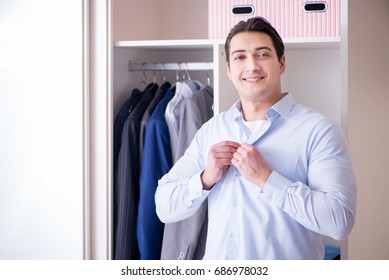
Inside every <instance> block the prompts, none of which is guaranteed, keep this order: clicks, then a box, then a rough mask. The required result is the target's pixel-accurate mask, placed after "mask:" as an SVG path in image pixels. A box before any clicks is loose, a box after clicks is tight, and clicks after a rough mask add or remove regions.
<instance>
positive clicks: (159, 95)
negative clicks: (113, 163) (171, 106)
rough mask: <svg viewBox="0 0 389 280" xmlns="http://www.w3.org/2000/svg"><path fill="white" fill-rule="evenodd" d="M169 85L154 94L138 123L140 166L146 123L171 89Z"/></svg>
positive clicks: (164, 84)
mask: <svg viewBox="0 0 389 280" xmlns="http://www.w3.org/2000/svg"><path fill="white" fill-rule="evenodd" d="M171 86H172V85H171V84H170V83H169V82H164V83H163V84H162V85H161V87H160V88H159V89H158V90H157V92H156V93H155V96H154V98H153V100H151V102H150V104H149V106H148V107H147V109H146V111H145V112H144V114H143V117H142V120H141V122H140V133H139V136H140V139H139V144H140V145H139V159H140V166H142V158H143V147H144V137H145V131H146V126H147V123H148V122H149V119H150V116H151V114H152V113H153V111H154V109H155V107H156V106H157V105H158V103H159V102H160V101H161V99H162V98H163V97H164V96H165V94H166V92H167V90H168V89H169V88H171Z"/></svg>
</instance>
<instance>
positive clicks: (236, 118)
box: [155, 93, 356, 259]
mask: <svg viewBox="0 0 389 280" xmlns="http://www.w3.org/2000/svg"><path fill="white" fill-rule="evenodd" d="M267 119H268V122H266V123H265V124H264V125H262V126H259V127H258V128H257V129H256V130H254V131H253V133H252V134H251V135H250V136H248V135H246V132H245V131H247V130H245V128H244V123H243V117H242V113H241V103H240V101H238V102H237V103H236V104H235V105H234V106H233V107H231V108H230V110H228V111H226V112H223V113H220V114H218V115H216V116H215V117H213V118H212V119H211V120H210V121H208V122H207V123H206V124H204V125H203V126H202V128H201V129H200V130H199V131H198V132H197V134H196V136H195V138H194V139H193V141H192V143H191V145H190V146H189V148H188V149H187V150H186V152H185V154H184V156H183V157H182V158H180V159H179V160H178V162H177V163H176V164H175V165H174V166H173V168H172V169H171V170H170V171H169V173H167V174H166V175H165V176H164V177H162V178H161V180H160V181H159V186H158V188H157V191H156V194H155V200H156V211H157V214H158V217H159V218H160V219H161V221H163V222H165V223H170V222H175V221H179V220H181V219H184V218H186V217H189V216H191V215H193V213H195V212H196V210H197V209H198V208H199V207H200V205H201V202H203V201H204V199H205V198H206V197H208V214H209V223H208V235H207V243H206V249H205V256H204V259H323V257H324V246H323V242H322V240H321V236H322V235H326V236H329V237H332V238H335V239H343V238H346V237H347V235H348V234H349V233H350V231H351V229H352V227H353V224H354V220H355V204H356V182H355V176H354V172H353V169H352V164H351V159H350V156H349V152H348V148H347V144H346V141H345V138H344V136H343V134H342V132H341V129H340V127H339V125H338V124H337V123H335V122H333V121H331V120H329V119H328V118H326V117H324V116H322V115H321V114H319V113H317V112H315V111H313V110H311V109H309V108H307V107H304V106H302V105H299V104H296V103H295V101H294V99H293V97H292V95H291V94H290V93H289V94H284V97H283V98H282V99H281V100H280V101H279V102H277V103H276V104H275V105H274V106H272V107H271V108H270V109H269V110H268V111H267ZM225 140H231V141H236V142H239V143H244V142H246V143H249V144H251V145H254V146H255V147H256V148H257V149H258V150H259V151H260V152H261V153H262V155H263V156H264V158H265V159H266V161H267V163H268V164H269V166H270V168H272V170H273V172H272V174H271V175H270V177H269V179H268V181H267V182H266V184H265V186H264V188H263V189H261V188H259V187H258V186H256V185H254V184H252V183H250V182H249V181H247V180H246V179H245V178H243V177H242V176H241V174H240V173H239V171H238V170H237V169H236V168H235V167H234V166H232V165H231V166H230V167H229V168H228V170H227V171H226V172H225V173H224V175H223V177H222V178H221V180H220V181H219V182H218V183H217V184H215V185H214V187H213V188H212V189H211V190H210V191H206V190H203V189H202V183H201V179H200V174H201V173H202V171H203V170H204V168H205V165H206V162H207V156H208V150H209V148H210V146H211V145H213V144H216V143H218V142H220V141H225Z"/></svg>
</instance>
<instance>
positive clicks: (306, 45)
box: [114, 37, 341, 50]
mask: <svg viewBox="0 0 389 280" xmlns="http://www.w3.org/2000/svg"><path fill="white" fill-rule="evenodd" d="M283 40H284V44H285V48H286V49H320V48H335V49H337V48H339V47H340V42H341V38H340V37H311V38H308V37H306V38H284V39H283ZM224 43H225V40H223V39H198V40H197V39H194V40H143V41H116V42H114V47H124V48H125V47H131V48H135V49H136V48H140V49H151V50H165V49H169V50H175V49H177V50H190V49H196V50H199V49H212V47H213V46H214V45H224Z"/></svg>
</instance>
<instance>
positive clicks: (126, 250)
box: [114, 83, 158, 260]
mask: <svg viewBox="0 0 389 280" xmlns="http://www.w3.org/2000/svg"><path fill="white" fill-rule="evenodd" d="M157 88H158V86H157V84H154V83H152V84H150V85H148V86H147V87H146V89H145V90H144V92H143V94H142V97H141V99H140V100H139V102H138V104H137V105H136V106H135V108H134V109H133V110H132V112H131V113H130V115H129V116H128V118H127V120H126V122H125V123H124V126H123V131H122V143H121V147H120V151H119V156H118V168H117V169H118V170H117V180H116V182H117V185H116V186H115V188H116V189H115V193H116V201H117V205H115V206H116V208H117V210H116V211H115V213H117V217H115V218H114V219H116V229H114V230H115V232H114V234H115V241H116V243H115V244H114V246H115V249H114V250H115V259H117V260H127V259H132V260H134V259H139V249H138V244H137V240H136V219H137V212H138V201H139V176H140V166H139V138H140V137H139V131H140V121H141V119H142V116H143V114H144V112H145V110H146V108H147V107H148V105H149V104H150V102H151V100H152V99H153V97H154V95H155V92H156V90H157Z"/></svg>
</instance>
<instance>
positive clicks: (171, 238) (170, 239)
mask: <svg viewBox="0 0 389 280" xmlns="http://www.w3.org/2000/svg"><path fill="white" fill-rule="evenodd" d="M179 116H180V119H179V127H178V128H179V130H178V144H177V150H176V151H177V152H176V158H177V159H179V158H180V157H181V156H182V155H183V154H184V152H185V150H186V149H187V147H188V146H189V144H190V142H191V141H192V139H193V137H194V135H195V134H196V132H197V130H198V129H199V128H200V127H201V126H202V125H203V124H204V123H205V122H206V121H208V120H209V119H210V118H211V117H212V116H213V89H212V87H210V86H205V87H204V88H202V89H200V90H199V91H198V92H195V93H194V94H193V95H191V96H190V97H187V98H185V100H184V101H183V102H182V104H181V105H180V114H179ZM207 228H208V202H207V200H205V201H204V202H203V204H202V205H201V207H200V209H199V210H198V211H197V212H196V213H195V214H194V215H193V216H191V217H189V218H187V219H185V220H182V221H179V222H176V223H171V224H165V229H164V235H163V242H162V252H161V259H162V260H177V259H181V260H184V259H185V260H200V259H202V258H203V256H204V252H205V242H206V237H207Z"/></svg>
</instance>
